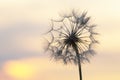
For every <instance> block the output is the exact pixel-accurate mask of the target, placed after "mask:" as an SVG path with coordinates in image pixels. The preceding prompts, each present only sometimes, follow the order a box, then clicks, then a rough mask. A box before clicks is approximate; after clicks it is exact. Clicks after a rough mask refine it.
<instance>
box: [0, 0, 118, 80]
mask: <svg viewBox="0 0 120 80" xmlns="http://www.w3.org/2000/svg"><path fill="white" fill-rule="evenodd" d="M72 9H76V10H79V11H78V12H83V11H88V14H87V15H88V16H91V23H95V24H97V28H96V31H97V32H98V33H100V35H99V37H98V40H99V42H100V44H99V45H97V46H96V48H95V50H96V52H97V54H96V55H95V56H94V57H92V58H91V62H90V63H86V64H82V71H83V80H120V0H0V80H78V79H79V76H78V68H77V66H75V65H72V64H69V65H67V66H66V65H64V64H63V63H60V62H55V61H54V60H50V57H49V54H46V53H44V48H45V47H46V41H45V40H44V39H43V34H44V33H45V32H46V31H47V30H49V29H50V19H57V18H58V16H59V14H63V13H68V12H69V11H70V10H72Z"/></svg>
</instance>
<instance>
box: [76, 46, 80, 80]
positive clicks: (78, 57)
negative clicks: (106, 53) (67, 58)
mask: <svg viewBox="0 0 120 80" xmlns="http://www.w3.org/2000/svg"><path fill="white" fill-rule="evenodd" d="M75 52H76V56H77V59H78V68H79V79H80V80H82V69H81V62H80V56H79V52H78V48H77V47H75Z"/></svg>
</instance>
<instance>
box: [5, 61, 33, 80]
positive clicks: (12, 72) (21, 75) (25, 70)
mask: <svg viewBox="0 0 120 80" xmlns="http://www.w3.org/2000/svg"><path fill="white" fill-rule="evenodd" d="M33 69H34V67H33V66H31V65H28V64H25V63H22V62H19V61H10V62H7V63H6V64H5V68H4V71H5V73H6V74H7V75H8V76H10V77H13V78H15V79H28V78H30V76H32V75H33V74H34V71H33Z"/></svg>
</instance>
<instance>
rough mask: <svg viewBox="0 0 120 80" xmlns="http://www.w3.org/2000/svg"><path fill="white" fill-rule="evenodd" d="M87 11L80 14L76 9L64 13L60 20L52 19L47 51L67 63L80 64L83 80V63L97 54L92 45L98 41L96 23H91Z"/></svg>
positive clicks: (80, 75)
mask: <svg viewBox="0 0 120 80" xmlns="http://www.w3.org/2000/svg"><path fill="white" fill-rule="evenodd" d="M86 14H87V12H83V13H82V14H78V13H77V12H75V11H74V10H73V11H72V12H71V14H70V15H64V16H63V17H62V19H60V20H51V22H52V27H51V30H50V31H48V33H47V34H50V38H51V39H50V38H49V39H47V40H48V47H47V51H49V52H50V53H51V56H52V58H54V59H55V60H57V61H58V60H62V61H63V62H64V63H65V64H67V63H74V64H76V65H78V68H79V77H80V80H82V70H81V63H84V62H86V61H87V62H89V58H90V57H91V56H93V55H94V54H95V51H94V49H93V48H92V46H93V45H94V44H95V43H98V41H97V40H96V39H95V35H97V34H98V33H96V32H94V28H95V27H96V25H91V24H90V23H89V20H90V17H87V16H86Z"/></svg>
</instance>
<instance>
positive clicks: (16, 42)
mask: <svg viewBox="0 0 120 80" xmlns="http://www.w3.org/2000/svg"><path fill="white" fill-rule="evenodd" d="M45 28H46V27H45V26H44V25H40V24H34V23H30V22H28V23H27V22H21V23H20V22H19V23H14V24H12V25H8V27H7V28H6V27H5V28H2V29H0V44H1V45H0V63H3V62H4V61H6V60H11V59H19V58H25V57H31V56H41V53H42V51H43V44H44V41H43V37H42V33H44V31H45Z"/></svg>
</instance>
